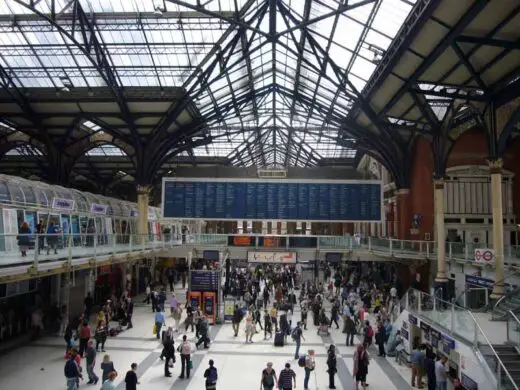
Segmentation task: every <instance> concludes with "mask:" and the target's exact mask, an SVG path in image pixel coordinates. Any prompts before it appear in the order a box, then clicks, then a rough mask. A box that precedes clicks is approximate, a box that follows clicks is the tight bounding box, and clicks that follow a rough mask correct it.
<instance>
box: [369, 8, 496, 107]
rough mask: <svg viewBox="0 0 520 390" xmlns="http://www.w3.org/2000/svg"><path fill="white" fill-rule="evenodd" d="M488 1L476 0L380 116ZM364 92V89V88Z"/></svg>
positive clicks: (412, 83)
mask: <svg viewBox="0 0 520 390" xmlns="http://www.w3.org/2000/svg"><path fill="white" fill-rule="evenodd" d="M488 2H489V1H488V0H477V1H475V3H474V4H473V5H472V6H471V7H470V9H469V10H468V12H466V13H465V14H464V15H463V16H462V18H460V20H459V21H458V22H457V23H456V24H455V26H454V27H453V28H452V29H451V31H449V32H448V34H446V36H445V37H444V38H443V39H442V40H441V41H440V42H439V43H438V44H437V46H435V48H434V49H433V50H432V51H431V52H430V54H429V55H428V57H426V59H425V60H424V61H423V62H422V63H421V64H420V65H419V66H418V67H417V69H416V70H415V71H414V72H413V73H412V74H411V75H410V76H409V77H408V83H405V84H404V85H403V86H402V87H401V88H399V90H398V91H397V93H396V94H395V95H394V96H393V97H392V99H390V101H389V102H388V103H387V104H386V105H385V106H384V107H383V109H382V110H381V111H380V113H381V114H383V115H385V114H386V113H387V112H388V111H389V110H390V109H391V108H392V107H393V106H394V105H395V104H396V103H397V102H398V101H399V100H400V99H401V97H402V96H403V94H404V93H405V92H406V91H407V90H408V88H409V87H410V86H411V85H414V84H415V83H416V82H417V81H418V80H419V78H420V77H421V76H422V75H423V74H424V72H426V70H428V68H429V67H430V66H431V65H432V64H433V63H434V62H435V61H437V59H438V58H439V56H440V55H441V54H442V53H443V52H444V51H445V50H446V48H448V47H449V46H450V45H451V44H452V43H453V42H454V41H455V40H456V39H457V37H458V36H459V35H460V34H461V33H462V32H463V31H464V30H465V29H466V27H468V26H469V25H470V24H471V22H473V20H474V19H475V17H476V16H477V15H478V14H479V13H480V12H482V10H483V9H484V8H485V7H486V6H487V4H488ZM365 90H366V87H365Z"/></svg>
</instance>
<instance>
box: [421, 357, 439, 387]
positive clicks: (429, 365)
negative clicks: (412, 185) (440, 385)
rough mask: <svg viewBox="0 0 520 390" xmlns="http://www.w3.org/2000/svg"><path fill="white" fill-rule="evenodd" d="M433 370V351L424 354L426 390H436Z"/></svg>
mask: <svg viewBox="0 0 520 390" xmlns="http://www.w3.org/2000/svg"><path fill="white" fill-rule="evenodd" d="M435 369H436V367H435V354H434V353H433V351H432V353H426V356H425V358H424V371H425V374H426V379H427V380H428V390H437V381H436V375H435Z"/></svg>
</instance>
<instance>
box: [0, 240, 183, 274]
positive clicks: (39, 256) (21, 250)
mask: <svg viewBox="0 0 520 390" xmlns="http://www.w3.org/2000/svg"><path fill="white" fill-rule="evenodd" d="M179 245H182V241H181V240H175V239H174V237H173V236H171V235H170V236H168V237H165V236H163V235H162V234H144V235H141V234H98V233H77V234H74V233H72V234H0V253H2V256H0V266H5V265H18V264H27V263H33V264H34V265H37V264H39V263H42V262H48V261H63V260H71V259H77V258H86V257H94V258H96V257H100V256H111V255H115V254H119V253H128V252H136V251H145V250H152V249H162V248H164V249H166V248H171V247H173V246H179Z"/></svg>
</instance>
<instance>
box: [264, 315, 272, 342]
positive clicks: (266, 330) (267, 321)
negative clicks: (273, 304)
mask: <svg viewBox="0 0 520 390" xmlns="http://www.w3.org/2000/svg"><path fill="white" fill-rule="evenodd" d="M272 326H273V325H272V323H271V316H270V315H269V312H268V311H267V310H264V340H267V333H269V339H271V338H272V337H273V330H272Z"/></svg>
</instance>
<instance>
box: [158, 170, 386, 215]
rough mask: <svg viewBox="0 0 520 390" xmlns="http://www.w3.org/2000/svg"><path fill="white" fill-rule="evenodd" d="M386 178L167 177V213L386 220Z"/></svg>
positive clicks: (164, 205)
mask: <svg viewBox="0 0 520 390" xmlns="http://www.w3.org/2000/svg"><path fill="white" fill-rule="evenodd" d="M381 206H382V191H381V182H379V181H376V180H367V181H362V180H357V181H354V180H352V181H346V180H314V181H310V180H307V181H301V180H289V179H285V180H281V179H269V180H262V179H202V178H200V179H199V178H197V179H195V178H167V179H164V181H163V216H164V218H175V219H208V220H211V219H213V220H228V219H232V220H239V219H241V220H290V221H299V220H301V221H381V212H382V210H381Z"/></svg>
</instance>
